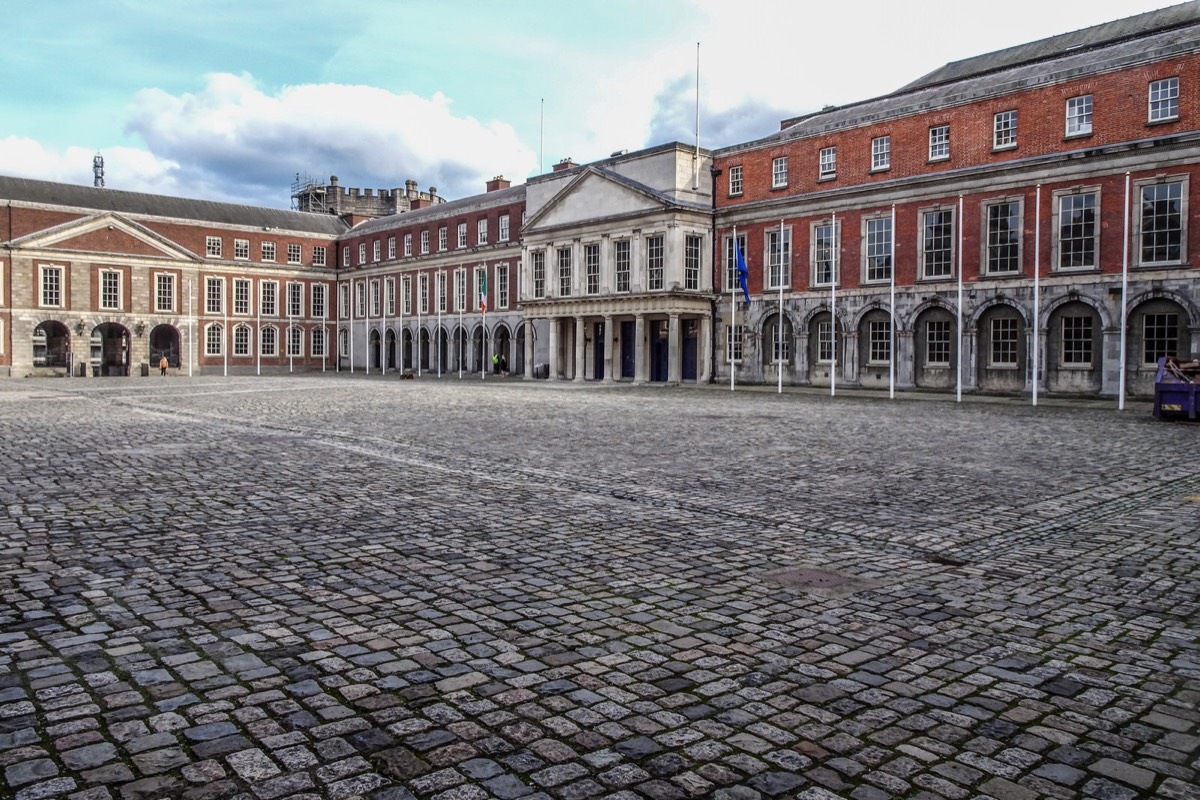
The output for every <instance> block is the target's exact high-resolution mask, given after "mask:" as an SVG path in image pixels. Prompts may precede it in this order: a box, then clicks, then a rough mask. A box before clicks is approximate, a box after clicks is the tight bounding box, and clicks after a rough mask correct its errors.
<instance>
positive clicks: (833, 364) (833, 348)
mask: <svg viewBox="0 0 1200 800" xmlns="http://www.w3.org/2000/svg"><path fill="white" fill-rule="evenodd" d="M831 219H832V222H831V223H830V225H829V227H830V231H829V239H830V243H831V246H830V248H829V249H830V251H831V252H830V261H831V265H830V276H829V319H830V323H829V364H830V368H829V396H830V397H836V396H837V278H838V273H837V256H838V235H837V212H836V211H835V212H833V215H832V217H831Z"/></svg>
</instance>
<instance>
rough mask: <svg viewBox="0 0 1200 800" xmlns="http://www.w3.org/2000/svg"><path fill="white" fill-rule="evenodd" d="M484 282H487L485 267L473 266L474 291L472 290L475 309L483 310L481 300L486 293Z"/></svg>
mask: <svg viewBox="0 0 1200 800" xmlns="http://www.w3.org/2000/svg"><path fill="white" fill-rule="evenodd" d="M486 282H487V267H476V268H475V292H474V295H475V310H476V311H483V303H482V302H481V301H482V300H483V299H484V297H485V295H486V294H487V290H486Z"/></svg>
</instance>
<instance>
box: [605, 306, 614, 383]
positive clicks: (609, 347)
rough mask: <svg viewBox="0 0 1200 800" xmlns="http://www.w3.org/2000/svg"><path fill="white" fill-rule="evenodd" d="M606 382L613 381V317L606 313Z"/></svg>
mask: <svg viewBox="0 0 1200 800" xmlns="http://www.w3.org/2000/svg"><path fill="white" fill-rule="evenodd" d="M604 382H605V383H612V382H613V318H612V314H605V315H604Z"/></svg>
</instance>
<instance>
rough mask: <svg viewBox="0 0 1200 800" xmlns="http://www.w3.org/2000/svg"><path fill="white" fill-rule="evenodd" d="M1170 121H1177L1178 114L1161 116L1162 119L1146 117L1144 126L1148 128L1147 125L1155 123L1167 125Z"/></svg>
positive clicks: (1150, 125) (1151, 125)
mask: <svg viewBox="0 0 1200 800" xmlns="http://www.w3.org/2000/svg"><path fill="white" fill-rule="evenodd" d="M1172 122H1179V115H1178V114H1176V115H1175V116H1173V117H1163V118H1162V119H1148V120H1146V127H1148V128H1149V127H1153V126H1155V125H1169V124H1171V123H1172Z"/></svg>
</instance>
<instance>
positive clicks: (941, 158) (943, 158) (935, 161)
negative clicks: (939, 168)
mask: <svg viewBox="0 0 1200 800" xmlns="http://www.w3.org/2000/svg"><path fill="white" fill-rule="evenodd" d="M949 160H950V156H938V157H937V158H930V159H927V160H926V161H925V163H926V164H940V163H942V162H943V161H949Z"/></svg>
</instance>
